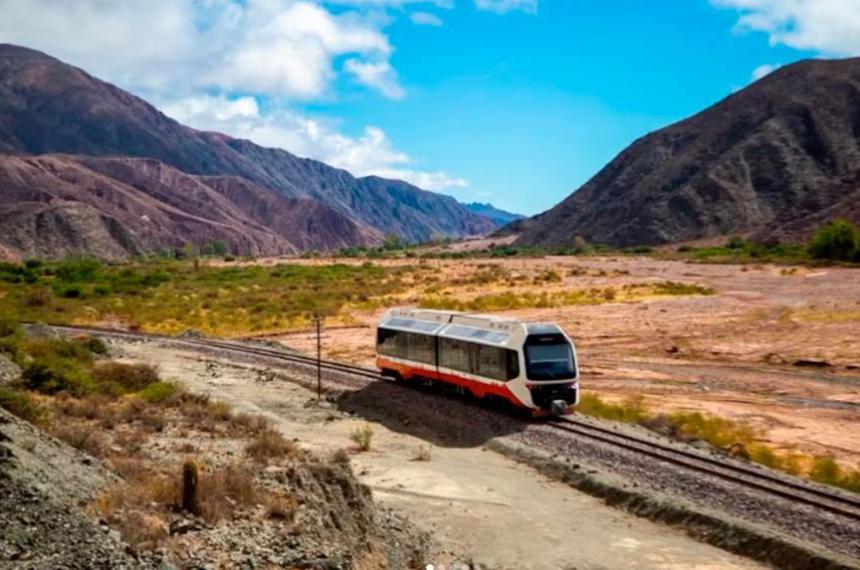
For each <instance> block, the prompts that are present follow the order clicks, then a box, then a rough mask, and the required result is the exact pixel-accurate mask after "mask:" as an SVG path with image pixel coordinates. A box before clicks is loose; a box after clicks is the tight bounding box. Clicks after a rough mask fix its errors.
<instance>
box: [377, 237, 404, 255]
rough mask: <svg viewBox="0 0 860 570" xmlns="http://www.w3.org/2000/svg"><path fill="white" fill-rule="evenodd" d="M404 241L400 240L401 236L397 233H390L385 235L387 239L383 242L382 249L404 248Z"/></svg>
mask: <svg viewBox="0 0 860 570" xmlns="http://www.w3.org/2000/svg"><path fill="white" fill-rule="evenodd" d="M402 248H403V242H402V241H400V236H398V235H397V234H388V235H386V236H385V241H383V242H382V249H384V250H386V251H392V250H395V249H402Z"/></svg>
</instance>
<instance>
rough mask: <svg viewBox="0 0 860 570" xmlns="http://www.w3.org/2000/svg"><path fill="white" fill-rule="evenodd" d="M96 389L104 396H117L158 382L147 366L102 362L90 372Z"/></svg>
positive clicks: (152, 371)
mask: <svg viewBox="0 0 860 570" xmlns="http://www.w3.org/2000/svg"><path fill="white" fill-rule="evenodd" d="M92 378H93V380H94V381H95V384H96V389H97V390H98V391H99V392H102V393H105V394H112V395H115V396H119V395H122V394H128V393H130V392H138V391H140V390H143V389H144V388H146V387H147V386H149V385H150V384H153V383H155V382H158V380H159V378H158V373H157V372H156V371H155V368H153V367H152V366H150V365H148V364H126V363H124V362H113V361H112V362H104V363H102V364H99V365H98V366H96V367H95V368H93V371H92Z"/></svg>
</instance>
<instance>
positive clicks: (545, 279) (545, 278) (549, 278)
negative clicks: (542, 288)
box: [534, 269, 561, 284]
mask: <svg viewBox="0 0 860 570" xmlns="http://www.w3.org/2000/svg"><path fill="white" fill-rule="evenodd" d="M534 282H535V284H539V283H559V282H561V275H559V273H558V272H557V271H555V270H552V269H545V270H543V271H541V272H540V273H538V274H537V275H536V276H535V278H534Z"/></svg>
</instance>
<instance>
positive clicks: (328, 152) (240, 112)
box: [161, 95, 468, 191]
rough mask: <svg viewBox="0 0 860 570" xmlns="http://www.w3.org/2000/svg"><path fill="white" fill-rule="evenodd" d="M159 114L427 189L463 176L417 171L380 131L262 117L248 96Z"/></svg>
mask: <svg viewBox="0 0 860 570" xmlns="http://www.w3.org/2000/svg"><path fill="white" fill-rule="evenodd" d="M161 108H162V110H163V111H164V112H165V113H166V114H167V115H169V116H171V117H173V118H174V119H176V120H178V121H180V122H182V123H185V124H187V125H190V126H192V127H195V128H197V129H202V130H214V131H218V132H223V133H226V134H229V135H231V136H234V137H239V138H245V139H249V140H252V141H254V142H256V143H258V144H261V145H264V146H270V147H276V148H285V149H289V150H290V152H293V153H295V154H298V155H299V156H306V157H310V158H315V159H317V160H321V161H323V162H325V163H327V164H331V165H332V166H337V167H339V168H344V169H346V170H348V171H350V172H352V173H353V174H355V175H357V176H366V175H371V174H375V175H377V176H383V177H386V178H397V179H400V180H406V181H407V182H411V183H412V184H415V185H416V186H418V187H419V188H424V189H427V190H437V191H438V190H445V189H451V188H465V187H467V186H468V183H467V182H466V181H465V180H463V179H462V178H457V177H452V176H449V175H447V174H446V173H444V172H438V171H436V172H425V171H420V170H416V169H415V168H414V167H413V165H412V162H413V161H412V159H411V157H410V156H409V155H408V154H406V153H405V152H403V151H400V150H398V149H396V148H395V147H394V146H393V145H392V143H391V141H390V140H389V139H388V137H386V135H385V133H384V132H383V131H382V130H381V129H379V128H376V127H366V128H365V129H364V132H363V133H362V135H361V136H359V137H349V136H346V135H344V134H342V133H340V132H339V131H338V130H337V129H336V128H335V127H334V126H333V125H331V124H328V123H326V122H323V121H320V120H316V119H310V118H308V117H305V116H303V115H300V114H298V113H296V112H294V111H291V110H288V109H277V110H275V111H273V112H270V113H269V114H266V115H263V114H262V113H261V112H260V109H259V106H258V105H257V102H256V101H255V100H254V98H253V97H248V96H245V97H238V98H233V99H231V98H228V97H223V96H211V95H202V96H197V97H189V98H184V99H181V100H178V101H173V102H166V103H164V104H162V105H161Z"/></svg>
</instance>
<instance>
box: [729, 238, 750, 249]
mask: <svg viewBox="0 0 860 570" xmlns="http://www.w3.org/2000/svg"><path fill="white" fill-rule="evenodd" d="M746 245H747V242H746V240H744V238H742V237H741V236H732V237H730V238H729V240H728V241H727V242H726V247H727V248H728V249H743V248H744V247H746Z"/></svg>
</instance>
